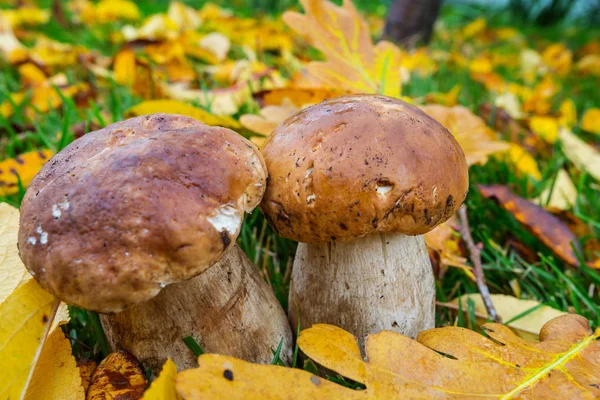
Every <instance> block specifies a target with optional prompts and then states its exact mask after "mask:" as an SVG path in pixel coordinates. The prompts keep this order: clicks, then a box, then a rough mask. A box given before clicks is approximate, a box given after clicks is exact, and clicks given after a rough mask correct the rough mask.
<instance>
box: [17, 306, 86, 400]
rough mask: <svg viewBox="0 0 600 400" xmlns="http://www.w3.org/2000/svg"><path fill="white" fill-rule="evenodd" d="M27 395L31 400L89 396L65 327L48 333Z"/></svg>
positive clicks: (81, 399) (82, 398)
mask: <svg viewBox="0 0 600 400" xmlns="http://www.w3.org/2000/svg"><path fill="white" fill-rule="evenodd" d="M57 318H58V315H57ZM25 398H26V399H27V400H38V399H39V400H45V399H61V400H84V399H85V392H84V389H83V386H82V384H81V375H80V374H79V368H77V362H76V361H75V357H73V354H72V353H71V343H70V342H69V340H68V339H67V338H66V337H65V335H64V333H63V331H62V329H60V328H58V329H54V330H53V331H52V332H51V333H50V334H49V335H48V338H47V339H46V342H45V343H44V347H43V348H42V352H41V353H40V356H39V358H38V360H37V363H36V365H35V369H34V370H33V375H32V377H31V383H30V384H29V387H28V388H27V393H26V394H25Z"/></svg>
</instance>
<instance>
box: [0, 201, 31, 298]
mask: <svg viewBox="0 0 600 400" xmlns="http://www.w3.org/2000/svg"><path fill="white" fill-rule="evenodd" d="M18 233H19V210H18V209H16V208H14V207H13V206H11V205H9V204H6V203H0V304H2V303H3V302H4V300H6V298H7V297H8V296H10V294H11V293H12V292H13V291H14V290H15V289H16V288H17V287H19V286H20V285H22V284H23V283H25V282H26V281H28V280H29V279H31V275H29V272H27V270H26V269H25V266H24V265H23V263H22V262H21V258H19V249H18V248H17V241H18Z"/></svg>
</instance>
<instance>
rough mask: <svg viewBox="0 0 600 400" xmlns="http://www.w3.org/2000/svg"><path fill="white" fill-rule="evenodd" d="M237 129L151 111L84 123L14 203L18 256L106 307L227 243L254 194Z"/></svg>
mask: <svg viewBox="0 0 600 400" xmlns="http://www.w3.org/2000/svg"><path fill="white" fill-rule="evenodd" d="M265 181H266V169H265V165H264V160H263V158H262V156H261V155H260V152H259V151H258V149H257V148H256V147H255V146H254V145H253V144H251V143H250V142H249V141H248V140H246V139H244V138H243V137H242V136H240V135H238V134H237V133H235V132H233V131H231V130H229V129H225V128H220V127H213V126H208V125H205V124H203V123H201V122H199V121H196V120H194V119H192V118H189V117H185V116H181V115H170V114H153V115H148V116H142V117H138V118H133V119H129V120H127V121H122V122H117V123H115V124H113V125H110V126H108V127H106V128H104V129H101V130H98V131H95V132H91V133H88V134H87V135H85V136H83V137H82V138H81V139H78V140H76V141H74V142H73V143H71V144H70V145H69V146H68V147H66V148H65V149H64V150H63V151H61V152H60V153H58V154H57V155H56V156H54V157H53V158H52V159H51V160H50V161H48V163H47V164H46V165H45V166H44V168H42V170H41V171H40V173H39V174H38V175H37V176H36V177H35V179H34V180H33V181H32V183H31V185H30V186H29V189H28V190H27V193H26V195H25V198H24V199H23V203H22V206H21V226H20V229H19V251H20V256H21V259H22V260H23V263H24V264H25V266H26V267H27V268H28V269H29V271H30V272H31V274H32V275H34V276H35V278H36V279H37V280H38V282H40V284H41V285H42V287H43V288H45V289H46V290H48V291H50V292H51V293H53V294H54V295H56V296H57V297H58V298H60V299H61V300H63V301H65V302H66V303H68V304H74V305H77V306H80V307H84V308H88V309H92V310H96V311H101V312H117V311H120V310H122V309H124V308H126V307H128V306H130V305H133V304H136V303H140V302H143V301H145V300H148V299H151V298H152V297H154V296H156V295H157V294H158V292H159V291H160V290H161V288H162V287H164V286H165V285H166V284H169V283H171V282H177V281H181V280H185V279H188V278H191V277H193V276H195V275H197V274H199V273H201V272H203V271H204V270H205V269H207V268H208V267H209V266H211V265H212V264H213V263H215V262H216V261H217V260H219V258H220V257H221V255H222V254H223V253H224V252H225V251H226V250H228V249H229V248H230V247H231V246H232V245H233V244H234V243H235V240H236V238H237V236H238V234H239V230H240V226H241V223H242V220H243V216H244V211H251V210H252V209H253V208H254V207H256V205H257V204H258V203H259V202H260V200H261V198H262V195H263V193H264V188H265V183H266V182H265Z"/></svg>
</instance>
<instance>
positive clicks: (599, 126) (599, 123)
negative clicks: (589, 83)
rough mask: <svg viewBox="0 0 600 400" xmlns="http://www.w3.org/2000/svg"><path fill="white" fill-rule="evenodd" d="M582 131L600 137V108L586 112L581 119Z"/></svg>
mask: <svg viewBox="0 0 600 400" xmlns="http://www.w3.org/2000/svg"><path fill="white" fill-rule="evenodd" d="M581 129H583V130H584V131H588V132H591V133H595V134H597V135H600V108H590V109H588V110H586V112H585V113H584V114H583V117H582V118H581Z"/></svg>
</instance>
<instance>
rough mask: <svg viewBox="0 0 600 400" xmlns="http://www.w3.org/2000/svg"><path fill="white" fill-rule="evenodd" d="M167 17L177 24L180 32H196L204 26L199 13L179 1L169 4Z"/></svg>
mask: <svg viewBox="0 0 600 400" xmlns="http://www.w3.org/2000/svg"><path fill="white" fill-rule="evenodd" d="M167 16H168V17H169V18H170V19H171V20H172V21H174V22H175V23H176V24H177V26H178V27H179V30H180V31H183V30H191V31H194V30H196V29H198V28H199V27H200V25H202V19H201V18H200V15H198V12H197V11H196V10H195V9H193V8H192V7H189V6H186V5H185V4H183V3H181V2H179V1H173V2H171V3H170V4H169V9H168V10H167Z"/></svg>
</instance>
